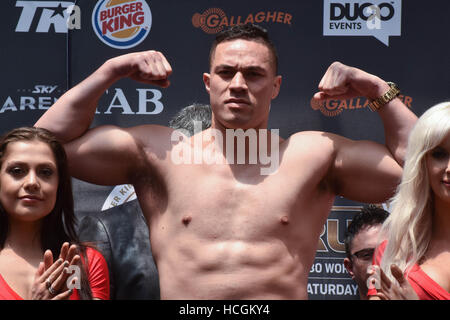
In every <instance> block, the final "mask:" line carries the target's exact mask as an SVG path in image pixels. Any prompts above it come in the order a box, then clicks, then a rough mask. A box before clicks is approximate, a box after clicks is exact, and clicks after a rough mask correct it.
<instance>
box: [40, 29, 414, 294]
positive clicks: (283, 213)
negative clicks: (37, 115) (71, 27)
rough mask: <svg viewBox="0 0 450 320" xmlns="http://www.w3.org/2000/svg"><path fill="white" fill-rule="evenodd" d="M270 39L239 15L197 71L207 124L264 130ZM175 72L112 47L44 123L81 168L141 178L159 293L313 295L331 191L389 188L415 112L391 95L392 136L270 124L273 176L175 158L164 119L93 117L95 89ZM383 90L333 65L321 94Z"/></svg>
mask: <svg viewBox="0 0 450 320" xmlns="http://www.w3.org/2000/svg"><path fill="white" fill-rule="evenodd" d="M230 35H231V36H230ZM265 37H266V33H265V31H264V30H262V29H260V28H259V27H256V26H246V27H242V26H238V27H234V28H233V29H232V31H231V32H226V33H224V34H222V35H220V38H218V39H219V40H216V41H218V44H217V46H216V47H215V48H214V46H213V49H212V52H211V61H210V73H205V74H204V75H203V80H204V84H205V87H206V90H207V92H208V93H209V95H210V103H211V106H212V111H213V115H212V126H211V128H210V129H208V130H206V131H205V132H204V133H203V134H206V135H208V134H210V133H211V132H213V130H218V131H219V132H222V133H223V135H224V136H225V129H226V128H231V129H236V128H242V129H249V128H254V129H264V128H266V126H267V121H268V114H269V109H270V103H271V100H272V99H274V98H275V97H276V96H277V95H278V92H279V90H280V85H281V76H279V75H277V73H276V69H277V67H276V53H275V51H274V50H272V47H271V45H270V44H269V43H270V42H269V40H267V39H266V38H265ZM171 72H172V69H171V67H170V64H169V63H168V62H167V60H166V59H165V57H164V56H163V55H162V54H161V53H160V52H155V51H147V52H140V53H131V54H126V55H123V56H119V57H116V58H113V59H110V60H108V61H106V62H105V63H104V64H103V65H102V66H101V67H100V68H99V69H97V70H96V71H95V72H94V73H93V74H92V75H90V76H89V77H88V78H87V79H85V80H84V81H83V82H81V83H80V84H78V85H77V86H75V87H74V88H72V89H71V90H69V91H68V92H67V93H65V94H64V95H63V96H62V97H61V98H60V99H59V100H58V101H57V102H56V103H55V104H54V105H53V106H52V107H51V108H50V109H49V110H48V111H47V112H46V113H45V114H44V115H43V116H42V117H41V119H40V120H39V121H38V122H37V123H36V126H38V127H45V128H47V129H49V130H51V131H53V132H54V133H55V134H56V135H57V136H58V137H59V138H60V139H62V140H63V141H64V142H65V143H66V149H67V152H68V157H69V159H70V164H71V172H72V173H73V175H74V176H75V177H77V178H79V179H82V180H85V181H88V182H91V183H95V184H102V185H117V184H125V183H132V184H133V185H134V188H135V190H136V194H137V196H138V199H139V202H140V205H141V207H142V211H143V213H144V215H145V217H146V219H147V221H148V225H149V226H150V241H151V246H152V252H153V255H154V259H155V262H156V264H157V266H158V272H159V276H160V288H161V298H163V299H307V297H308V296H307V291H306V286H307V281H308V273H309V270H310V267H311V264H312V263H313V260H314V257H315V253H316V248H317V242H318V238H319V235H320V232H321V231H322V226H323V224H324V223H325V221H326V219H327V217H328V214H329V212H330V209H331V207H332V205H333V201H334V199H335V196H336V195H342V196H344V197H346V198H348V199H353V200H356V201H361V202H381V201H384V200H386V199H388V198H389V197H390V196H391V195H392V194H393V192H394V191H395V188H396V185H397V183H398V182H399V179H400V175H401V172H402V169H401V165H400V164H401V163H402V161H403V160H402V159H403V154H404V149H405V145H406V142H407V136H408V133H409V131H410V129H411V127H412V126H413V124H414V123H415V121H416V116H415V115H414V114H413V113H412V112H411V111H410V110H409V109H408V108H407V107H406V106H405V105H403V104H402V103H401V101H400V100H399V99H397V98H396V99H394V100H392V101H391V102H389V103H387V104H386V105H384V106H383V107H381V108H380V109H379V111H378V114H379V116H380V117H381V119H382V121H383V124H384V127H385V135H386V146H383V145H380V144H377V143H374V142H370V141H352V140H349V139H346V138H344V137H341V136H338V135H335V134H331V133H326V132H311V131H308V132H299V133H296V134H294V135H292V136H291V137H289V138H288V139H286V140H283V139H281V138H279V137H276V136H273V135H271V136H270V137H271V138H272V139H279V141H280V144H279V160H280V162H279V167H278V170H277V171H276V172H275V173H273V174H271V175H261V171H260V168H261V166H262V165H261V164H260V162H258V163H257V164H249V163H246V164H216V163H213V164H207V163H205V162H203V163H200V164H176V163H174V162H173V161H172V157H171V152H172V151H173V149H174V145H176V143H174V142H172V141H171V134H172V132H173V130H172V129H170V128H167V127H163V126H157V125H141V126H136V127H131V128H120V127H116V126H99V127H96V128H93V129H89V126H90V124H91V121H92V119H93V117H94V114H95V109H96V106H97V102H98V99H99V98H100V97H101V95H102V94H103V92H104V91H105V90H106V89H107V88H108V87H109V86H111V85H112V84H113V83H114V82H116V81H117V80H119V79H121V78H124V77H129V78H132V79H134V80H137V81H140V82H144V83H148V84H153V85H159V86H162V87H167V86H168V85H169V80H168V76H169V75H170V74H171ZM389 89H390V87H389V85H388V84H386V82H385V81H383V80H381V79H380V78H378V77H376V76H374V75H372V74H369V73H366V72H364V71H362V70H359V69H357V68H353V67H349V66H346V65H343V64H341V63H333V64H332V65H331V66H330V67H329V69H328V70H327V71H326V73H325V75H324V77H323V79H322V80H321V82H320V84H319V90H320V92H318V93H316V94H315V95H314V99H316V100H317V101H319V100H323V99H326V98H333V99H348V98H351V97H356V96H365V97H367V98H368V99H375V98H377V97H379V96H381V95H383V94H384V93H385V92H387V91H388V90H389ZM374 115H375V113H374ZM194 138H195V136H193V137H192V138H190V139H191V142H192V141H193V140H192V139H194ZM247 146H248V145H247ZM225 149H226V146H225V148H224V149H223V150H222V152H223V153H225V152H226V150H225ZM216 151H217V150H216ZM219 151H220V149H219ZM203 152H211V149H210V148H205V149H204V151H203ZM222 157H223V158H225V155H224V154H222Z"/></svg>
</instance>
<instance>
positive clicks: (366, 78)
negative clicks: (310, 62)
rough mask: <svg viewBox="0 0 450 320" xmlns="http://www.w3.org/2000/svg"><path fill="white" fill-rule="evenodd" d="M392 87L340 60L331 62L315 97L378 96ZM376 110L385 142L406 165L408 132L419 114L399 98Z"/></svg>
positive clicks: (342, 98) (393, 154)
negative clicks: (381, 122) (382, 126)
mask: <svg viewBox="0 0 450 320" xmlns="http://www.w3.org/2000/svg"><path fill="white" fill-rule="evenodd" d="M389 89H390V87H389V85H388V84H387V83H386V82H385V81H384V80H382V79H380V78H379V77H377V76H375V75H373V74H369V73H367V72H365V71H363V70H360V69H358V68H354V67H349V66H346V65H344V64H342V63H339V62H334V63H333V64H331V65H330V67H329V68H328V70H327V71H326V73H325V75H324V76H323V78H322V80H321V81H320V83H319V90H320V92H317V93H316V94H315V95H314V99H316V100H326V99H341V100H345V99H350V98H354V97H366V98H367V99H369V100H373V99H376V98H378V97H380V96H381V95H383V94H384V93H386V92H387V91H388V90H389ZM377 113H378V114H379V116H380V117H381V120H382V121H383V125H384V134H385V139H386V142H385V145H386V147H387V149H388V150H389V152H390V153H391V154H392V156H393V157H394V159H395V160H396V161H397V162H398V163H399V164H400V165H403V161H404V156H405V151H406V145H407V143H408V136H409V132H410V131H411V129H412V127H413V126H414V124H415V123H416V121H417V117H416V115H415V114H414V113H413V112H412V111H411V110H409V109H408V107H406V106H405V105H404V104H403V103H402V102H401V101H400V99H398V98H395V99H393V100H392V101H391V102H389V103H387V104H386V105H384V106H383V107H381V108H380V109H379V110H378V111H377Z"/></svg>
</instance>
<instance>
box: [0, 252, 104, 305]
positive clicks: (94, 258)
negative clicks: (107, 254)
mask: <svg viewBox="0 0 450 320" xmlns="http://www.w3.org/2000/svg"><path fill="white" fill-rule="evenodd" d="M86 255H87V258H88V262H89V266H88V270H87V273H88V274H87V276H88V278H89V284H90V286H91V291H92V297H93V298H98V299H102V300H108V299H109V273H108V266H107V264H106V261H105V258H103V256H102V255H101V253H100V252H98V251H97V250H95V249H92V248H89V247H88V248H87V249H86ZM69 299H70V300H79V299H80V296H79V294H78V291H77V289H74V290H73V293H72V295H71V296H70V298H69ZM0 300H23V298H22V297H21V296H19V295H18V294H17V293H16V292H15V291H14V290H13V289H12V288H11V287H10V286H9V285H8V283H7V282H6V281H5V279H3V277H2V275H1V274H0Z"/></svg>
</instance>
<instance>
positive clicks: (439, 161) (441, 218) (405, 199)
mask: <svg viewBox="0 0 450 320" xmlns="http://www.w3.org/2000/svg"><path fill="white" fill-rule="evenodd" d="M382 235H383V237H384V241H383V242H382V243H381V245H380V246H379V247H378V249H377V251H376V254H375V256H374V264H376V265H379V266H380V269H381V270H380V275H381V278H380V279H379V280H380V282H379V284H380V285H379V286H378V290H374V289H371V290H369V293H368V294H369V296H372V298H379V299H421V300H449V299H450V293H449V291H450V268H449V265H450V102H444V103H440V104H438V105H436V106H434V107H432V108H430V109H428V110H427V111H426V112H425V113H424V114H423V115H422V116H421V117H420V118H419V120H418V121H417V123H416V125H415V127H414V129H413V130H412V132H411V134H410V137H409V142H408V149H407V154H406V161H405V166H404V169H403V176H402V182H401V184H400V185H399V187H398V190H397V193H396V195H395V196H394V198H393V200H392V212H391V214H390V216H389V218H388V219H387V220H386V221H385V223H384V224H383V228H382ZM378 270H379V269H378ZM374 272H376V270H375V271H372V274H374ZM369 273H370V272H369ZM373 279H374V278H372V280H373ZM372 283H373V282H372Z"/></svg>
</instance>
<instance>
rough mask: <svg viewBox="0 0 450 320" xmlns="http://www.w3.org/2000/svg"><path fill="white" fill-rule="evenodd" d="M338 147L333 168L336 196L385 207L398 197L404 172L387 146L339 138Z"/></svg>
mask: <svg viewBox="0 0 450 320" xmlns="http://www.w3.org/2000/svg"><path fill="white" fill-rule="evenodd" d="M336 147H337V150H336V156H335V159H334V163H333V168H332V172H333V180H334V186H335V188H336V190H335V192H336V194H338V195H341V196H344V197H345V198H348V199H351V200H355V201H360V202H367V203H381V202H384V201H386V200H388V199H389V198H390V197H391V196H392V195H393V194H394V193H395V190H396V188H397V185H398V184H399V183H400V179H401V174H402V168H401V167H400V166H399V164H398V163H397V162H396V161H395V159H394V158H393V156H392V155H391V153H390V152H389V151H388V149H387V148H386V147H385V146H383V145H381V144H378V143H375V142H372V141H352V140H349V139H346V138H342V137H339V138H338V141H336Z"/></svg>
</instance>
